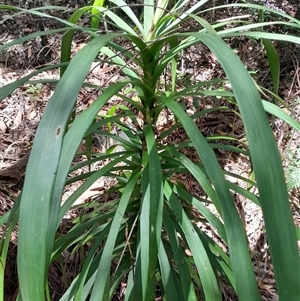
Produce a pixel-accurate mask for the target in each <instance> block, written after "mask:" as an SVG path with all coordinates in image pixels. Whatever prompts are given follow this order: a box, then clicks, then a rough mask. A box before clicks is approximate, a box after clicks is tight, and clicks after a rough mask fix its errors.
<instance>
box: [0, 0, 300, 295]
mask: <svg viewBox="0 0 300 301" xmlns="http://www.w3.org/2000/svg"><path fill="white" fill-rule="evenodd" d="M188 2H189V1H186V0H181V1H176V2H175V3H174V5H173V6H171V7H170V3H169V1H167V0H159V1H157V4H156V6H155V5H154V4H155V3H156V1H153V0H147V1H146V0H145V1H144V3H143V4H144V7H143V14H142V16H143V18H140V16H138V17H137V16H136V15H135V14H134V12H133V10H132V9H131V6H127V5H126V3H125V2H124V1H122V0H111V1H108V6H109V5H110V4H113V5H115V6H117V7H119V8H120V9H121V10H122V11H123V13H124V14H126V16H127V17H128V18H129V19H130V20H131V22H132V23H133V24H134V25H135V27H134V29H133V28H132V27H131V26H130V25H128V24H127V23H126V22H125V21H124V20H123V19H122V18H120V17H119V15H118V14H116V13H115V12H114V11H113V10H107V8H105V7H103V5H100V6H97V5H96V4H97V2H94V5H93V6H88V7H83V8H80V9H78V10H77V11H75V12H74V13H73V15H72V16H71V17H70V19H69V20H68V21H65V20H60V21H61V22H62V23H63V24H65V26H67V27H65V28H63V29H62V31H66V33H65V34H64V36H63V40H62V49H61V50H62V53H61V63H60V64H59V65H57V66H51V67H52V68H61V69H60V71H61V75H62V76H61V78H60V80H59V81H58V83H57V86H56V89H55V92H54V94H53V96H52V98H51V100H50V101H49V104H48V106H47V108H46V110H45V112H44V115H43V118H42V120H41V122H40V125H39V127H38V130H37V133H36V137H35V141H34V144H33V148H32V151H31V155H30V159H29V163H28V166H27V171H26V178H25V183H24V189H23V192H22V197H21V202H20V204H19V203H18V202H17V203H16V205H15V207H14V210H13V211H12V212H11V214H10V221H8V220H7V219H3V220H2V223H4V222H6V223H7V224H8V225H14V224H15V222H16V218H15V214H16V212H17V211H18V208H19V211H20V219H19V242H18V276H19V283H20V293H19V297H18V300H31V301H40V300H44V299H45V295H46V299H47V300H51V297H50V295H49V287H48V281H47V275H48V271H49V266H50V264H51V263H52V262H53V261H54V260H57V259H58V258H59V257H60V256H61V254H62V252H63V251H64V250H66V249H71V248H72V249H73V252H76V251H78V250H80V249H81V248H82V247H83V246H85V245H89V250H88V252H87V253H86V254H84V255H83V256H82V257H81V259H82V262H81V263H82V265H81V271H80V273H79V274H78V275H75V277H74V280H73V281H72V283H71V285H70V286H69V288H68V290H67V291H66V293H65V294H64V295H63V296H62V297H61V299H60V300H61V301H67V300H92V301H96V300H111V299H112V298H113V296H114V294H115V292H116V290H117V288H118V286H119V284H120V283H121V281H123V280H124V279H125V281H126V283H127V286H126V294H125V300H128V301H131V300H144V301H148V300H155V292H156V286H157V285H159V287H160V291H161V294H162V295H163V298H164V300H178V301H181V300H204V299H205V300H207V301H217V300H222V292H221V289H220V285H221V284H220V278H219V276H220V275H221V276H222V277H223V278H224V279H225V280H226V281H227V282H228V283H229V285H231V286H232V288H233V289H234V291H235V292H236V294H237V295H238V297H239V300H242V301H249V300H251V301H255V300H261V297H260V294H259V291H258V286H257V283H256V279H255V274H254V271H253V268H252V264H251V258H250V254H249V251H248V248H249V247H248V242H247V238H246V233H245V229H244V227H243V224H242V221H241V219H240V217H239V214H238V212H237V209H236V207H235V204H234V200H233V197H232V194H231V191H234V192H237V193H240V194H242V195H243V196H245V197H247V198H248V199H250V200H252V201H254V202H256V203H257V204H260V205H261V208H262V211H263V215H264V220H265V227H266V232H267V235H268V241H269V245H270V254H271V257H272V263H273V265H274V271H275V279H276V284H277V290H278V295H279V297H280V300H291V301H296V300H298V299H299V295H300V287H299V285H298V284H299V282H300V275H299V269H300V262H299V254H298V249H297V239H296V232H295V227H294V224H293V219H292V215H291V210H290V208H289V201H288V195H287V190H286V185H285V179H284V173H283V169H282V166H281V158H280V156H279V152H278V149H277V146H276V143H275V140H274V137H273V134H272V131H271V128H270V126H269V123H268V119H267V117H266V111H268V112H269V113H272V114H274V115H276V116H280V117H281V118H282V119H284V120H286V121H287V122H289V123H290V124H291V125H292V126H294V127H295V128H296V129H297V130H299V124H298V123H297V122H296V121H295V120H293V119H291V118H290V117H289V116H288V115H287V114H285V113H284V112H282V110H280V109H279V108H278V107H276V106H275V105H272V104H269V103H267V102H265V101H262V100H261V97H260V95H259V93H258V89H257V85H256V84H255V83H254V82H253V79H252V78H251V76H250V75H249V74H248V72H247V71H246V69H245V67H244V65H243V63H242V62H241V61H240V60H239V58H238V57H237V56H236V55H235V54H234V52H233V51H232V50H231V49H230V48H229V46H228V45H227V44H226V43H225V42H224V41H223V40H222V38H226V37H230V36H239V35H247V36H251V37H254V38H258V39H262V38H263V39H283V40H286V41H292V42H296V43H299V38H296V37H294V36H288V35H286V36H284V37H283V36H282V35H278V34H271V33H267V32H263V31H258V30H257V29H258V28H261V27H262V26H267V25H268V24H263V23H259V24H246V25H245V24H243V22H242V21H241V22H240V23H238V22H236V24H235V25H236V26H235V27H232V28H230V29H226V26H225V25H226V23H224V22H221V23H216V24H212V25H211V24H209V23H208V22H207V21H205V20H204V19H202V18H200V17H199V16H197V15H193V13H195V12H198V11H199V9H200V7H201V6H202V5H203V4H205V3H206V2H208V1H204V0H202V1H198V2H196V4H195V5H193V6H192V7H190V8H186V5H187V4H188ZM102 4H103V3H102ZM234 5H235V6H236V4H234ZM241 6H242V5H241ZM227 7H232V6H230V5H228V6H227ZM252 7H253V8H254V9H255V8H258V9H261V7H259V6H255V5H252ZM0 8H2V9H17V8H13V7H9V6H0ZM167 8H168V9H167ZM214 9H217V8H214ZM17 10H20V11H21V12H30V13H33V14H37V15H43V16H47V14H46V13H43V12H41V11H42V9H36V10H29V11H27V10H22V9H17ZM266 10H270V9H266ZM90 11H92V13H93V18H92V22H91V28H82V27H80V26H77V25H74V24H76V23H77V22H78V20H79V18H80V17H81V15H82V14H83V13H85V12H90ZM97 12H99V19H97V22H95V20H96V19H95V18H96V16H97ZM278 14H281V13H278ZM104 19H105V20H104ZM189 19H192V20H193V22H197V23H198V24H199V31H197V32H188V33H187V32H183V30H182V28H184V22H185V21H186V20H189ZM289 20H290V21H291V22H288V21H287V22H280V24H282V25H283V23H284V25H285V26H291V27H293V26H299V22H297V21H296V20H294V19H293V18H290V17H289ZM98 21H99V22H100V23H101V21H105V22H108V23H109V24H110V25H113V26H114V28H117V29H118V31H117V32H115V33H107V34H104V35H103V34H102V35H98V33H97V30H98ZM273 23H274V22H273ZM275 23H276V22H275ZM240 24H242V25H240ZM253 29H254V31H252V30H253ZM75 30H82V31H84V32H86V33H88V34H90V36H91V37H93V39H91V40H90V42H89V43H88V44H87V45H86V46H85V47H84V48H83V49H81V50H79V51H78V52H77V53H76V54H75V56H74V57H72V56H71V43H72V38H73V34H74V31H75ZM38 34H40V33H36V34H32V35H30V36H29V37H27V38H26V37H25V38H21V39H18V40H16V41H14V42H13V43H10V44H9V45H2V46H0V50H1V49H2V50H3V49H5V48H6V47H9V46H10V45H13V44H17V43H20V42H22V41H24V40H26V39H30V38H33V37H35V36H37V35H38ZM197 43H202V44H204V45H205V46H207V47H208V48H209V49H210V51H211V52H212V53H213V54H214V55H215V56H216V58H217V60H218V61H219V63H220V64H221V66H222V68H223V69H224V71H225V73H226V75H227V80H226V82H227V83H230V86H231V87H232V91H227V89H226V90H225V89H224V86H222V85H221V87H220V88H216V85H214V84H215V83H217V84H222V83H224V81H222V80H220V79H217V80H216V81H215V82H214V83H212V82H199V83H195V84H193V85H191V86H186V87H183V88H182V89H178V87H177V86H178V85H177V81H178V78H177V57H178V54H179V53H181V52H182V51H183V52H184V50H185V49H187V48H188V47H190V46H192V45H195V44H197ZM124 45H126V46H124ZM269 46H270V45H269ZM270 51H271V50H270ZM99 54H100V55H99ZM103 57H105V62H106V63H109V64H111V65H114V66H116V67H117V68H119V69H120V70H122V72H123V73H124V74H125V75H126V80H123V81H120V82H118V83H115V84H111V85H110V86H108V87H95V88H97V89H101V93H100V95H99V96H98V97H97V98H96V99H95V101H94V102H93V104H92V105H91V106H90V107H89V108H87V109H86V110H85V111H83V112H82V113H80V114H78V115H77V116H75V113H74V106H75V104H76V98H77V95H78V93H79V91H80V89H81V88H82V86H83V85H84V83H85V78H86V76H87V74H88V72H89V70H90V68H91V65H92V63H93V62H94V61H95V60H96V59H98V60H101V58H103ZM269 57H270V59H271V56H269ZM233 66H234V67H233ZM51 67H49V68H51ZM167 70H169V72H170V73H171V76H170V78H171V84H170V85H167V86H166V87H162V85H161V78H162V76H163V74H164V72H166V71H167ZM31 76H32V75H31ZM29 79H30V76H28V77H26V78H24V79H20V80H18V81H17V82H15V83H13V84H11V85H8V86H6V87H4V88H3V91H2V92H3V93H2V95H1V97H2V98H4V97H6V96H7V95H8V94H9V93H11V92H12V91H14V89H16V88H17V87H19V86H20V85H22V84H24V83H26V82H28V80H29ZM207 87H209V89H208V88H207ZM126 89H131V90H132V91H133V92H134V94H135V95H134V96H132V97H129V96H128V95H126V94H125V93H124V91H125V90H126ZM115 96H118V97H119V98H120V99H121V100H122V102H123V103H124V104H123V105H120V107H119V108H118V110H119V111H118V114H114V112H115V109H111V111H110V113H109V114H108V115H107V116H103V118H101V119H100V120H98V119H96V116H97V113H98V112H99V110H100V109H101V108H103V106H105V105H107V104H108V102H109V101H110V100H111V98H112V97H115ZM200 96H201V97H206V96H210V97H215V99H216V100H218V99H220V97H224V96H225V97H230V98H231V100H232V99H234V100H235V103H236V104H237V107H238V109H239V112H240V114H241V118H242V121H243V123H244V127H245V130H246V138H247V141H248V144H249V149H250V152H249V150H248V149H238V148H236V147H230V146H228V145H225V144H222V143H221V142H220V141H222V139H223V140H225V139H226V140H230V139H235V138H233V137H221V139H220V137H219V138H218V139H217V140H216V141H214V140H211V139H208V138H206V137H204V136H203V134H202V133H201V131H200V130H199V129H198V127H197V125H196V123H195V119H196V118H197V117H199V116H202V115H204V114H210V113H212V112H213V111H216V110H220V111H228V110H231V109H230V108H228V107H218V108H213V109H204V110H202V111H199V112H197V113H196V114H195V115H193V116H189V115H188V114H187V113H186V112H185V111H184V110H183V109H182V107H181V105H180V104H179V101H180V100H183V99H184V98H185V97H195V98H197V97H200ZM129 107H132V108H133V109H132V110H130V109H129ZM167 110H168V112H169V113H170V114H173V115H174V116H175V117H176V119H175V120H176V123H174V124H173V125H172V127H170V128H169V129H165V130H162V131H159V129H158V120H159V116H160V115H161V113H162V112H166V111H167ZM137 112H138V113H139V114H137ZM71 116H72V118H71ZM124 120H129V121H130V122H129V123H125V122H124ZM258 125H259V126H258ZM103 126H107V127H108V128H109V129H110V128H111V127H112V126H114V127H116V128H117V129H119V130H122V131H123V132H124V134H125V135H126V137H127V138H126V139H124V138H122V137H120V136H117V135H116V136H113V134H112V133H111V131H109V132H107V134H106V135H107V136H108V137H113V138H114V139H115V140H117V141H118V142H119V143H121V144H122V146H123V147H122V148H119V149H118V150H117V149H115V151H108V152H107V153H103V154H97V153H96V154H94V153H90V152H89V151H88V153H87V160H85V161H83V162H81V163H78V164H75V165H72V161H73V158H74V156H75V155H76V152H77V149H78V147H79V145H80V143H81V141H82V140H83V139H85V140H86V143H87V144H89V143H90V142H91V139H90V138H91V137H92V136H93V135H94V134H95V133H101V134H102V135H103V133H104V132H103V131H101V129H102V127H103ZM179 127H182V128H183V129H184V131H185V133H186V135H187V137H188V139H189V140H188V142H186V143H181V144H179V145H175V144H167V145H165V144H164V143H162V140H163V138H165V137H167V136H168V135H170V134H172V133H173V132H174V131H176V130H177V129H178V128H179ZM45 137H47V140H46V141H45ZM87 147H89V146H87ZM186 147H192V148H193V149H194V150H195V152H196V153H197V156H198V157H199V162H193V161H191V160H190V159H189V158H187V157H186V156H185V155H184V154H183V152H182V150H183V149H184V148H186ZM224 148H230V149H231V150H232V151H235V152H237V153H240V152H242V153H244V154H245V155H247V156H248V157H249V159H250V160H251V162H252V165H253V171H254V174H255V179H256V182H254V181H249V180H248V179H244V180H245V181H246V182H248V183H249V182H251V185H252V186H255V187H257V189H258V191H259V196H256V195H254V194H253V193H251V192H250V191H247V190H243V189H241V188H240V187H239V186H238V185H237V184H233V183H230V182H229V181H228V180H227V179H226V177H225V176H224V174H225V173H224V170H222V168H221V166H220V165H219V163H218V160H217V157H216V154H215V152H214V151H213V149H224ZM89 149H90V148H89ZM107 159H109V163H107V164H106V165H103V167H102V168H101V169H99V170H91V169H90V167H91V166H92V164H93V163H95V162H104V161H105V160H106V161H107ZM82 168H86V173H84V174H81V173H80V175H79V176H75V175H74V174H75V173H74V172H75V171H77V170H79V169H81V170H82ZM274 171H275V172H274ZM182 172H186V173H189V174H191V175H192V176H193V177H194V178H195V179H196V181H197V182H198V184H199V185H200V186H201V187H202V189H203V191H204V192H205V194H206V196H207V199H202V198H200V197H196V196H194V195H192V194H191V193H189V192H188V191H187V190H186V189H185V187H184V185H182V183H180V181H174V179H173V177H172V176H173V175H175V174H178V173H182ZM234 176H235V177H237V178H241V177H240V176H239V175H234ZM100 177H110V178H113V179H115V183H116V184H115V185H113V186H112V187H111V188H110V189H109V191H108V192H107V194H110V193H113V194H114V195H115V196H116V197H115V198H114V199H113V200H110V199H109V198H107V201H106V202H102V201H101V199H100V200H98V201H92V202H91V203H89V204H88V205H87V204H82V205H79V206H78V205H77V208H81V209H82V210H83V209H84V207H85V206H88V207H89V210H88V211H87V212H85V213H83V214H82V215H81V216H79V217H78V218H77V219H76V220H75V221H74V223H73V226H72V227H71V228H70V229H69V230H68V232H67V233H65V234H63V235H61V236H59V237H57V236H56V233H57V229H58V227H59V225H60V223H61V221H62V220H63V218H64V216H65V214H66V213H67V212H68V211H69V210H70V209H71V208H72V206H73V204H74V202H75V201H76V200H77V199H78V198H79V197H80V196H81V195H82V194H83V193H84V192H85V191H86V190H87V189H88V188H89V187H90V186H91V185H93V184H94V183H95V182H96V181H97V180H98V179H99V178H100ZM77 181H81V183H82V184H81V185H80V186H79V187H78V189H77V190H76V191H75V192H74V193H73V194H71V195H70V196H69V197H68V199H67V200H66V201H65V202H64V203H63V204H62V195H63V190H64V187H65V185H66V184H72V183H75V182H77ZM103 198H104V196H103ZM207 202H210V203H211V204H213V205H214V207H215V208H216V210H217V214H216V213H212V212H211V211H210V210H208V208H207V207H206V204H207ZM18 206H20V207H18ZM199 216H201V220H202V222H203V223H208V224H210V226H211V227H212V228H213V229H214V231H215V232H216V233H217V235H218V236H219V238H220V240H222V242H223V243H224V244H226V245H227V246H228V250H229V252H228V253H225V252H224V251H223V250H222V249H221V248H220V246H218V245H217V244H216V243H215V242H214V241H213V240H212V239H211V238H210V237H209V236H208V235H207V234H206V233H205V232H204V231H202V230H200V229H199V228H198V227H197V221H199ZM29 217H30V218H29ZM283 221H284V222H283ZM10 222H11V224H10ZM9 229H11V228H9ZM8 233H9V232H8ZM187 250H188V251H189V252H190V253H191V256H188V255H187ZM5 252H6V248H5V247H4V248H3V249H2V254H3V255H2V260H4V261H5V254H6V253H5ZM112 263H116V264H115V265H114V268H113V269H112ZM45 287H46V289H45Z"/></svg>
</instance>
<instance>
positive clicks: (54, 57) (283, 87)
mask: <svg viewBox="0 0 300 301" xmlns="http://www.w3.org/2000/svg"><path fill="white" fill-rule="evenodd" d="M50 2H51V1H50ZM81 2H82V1H81ZM218 2H220V3H222V1H216V4H218ZM269 2H272V1H269ZM273 2H274V4H276V1H273ZM51 4H53V5H54V4H55V5H58V4H60V5H64V4H65V3H64V0H53V3H51ZM77 5H80V3H79V1H77ZM65 7H66V9H65V10H64V11H61V12H60V17H62V18H67V17H68V16H69V15H70V14H71V8H72V7H74V6H72V5H67V4H66V5H65ZM280 8H281V9H282V10H283V11H285V12H287V13H289V14H290V15H292V16H297V14H299V7H298V1H296V0H295V1H281V6H280ZM237 14H245V11H241V12H237V11H234V10H223V11H216V12H214V13H207V15H206V16H205V18H206V19H207V20H208V21H210V22H213V21H214V20H217V19H227V18H230V17H234V16H236V15H237ZM8 17H9V14H8V13H7V12H5V11H0V21H1V19H7V20H6V21H5V22H4V23H3V24H1V23H0V45H1V44H5V43H8V42H9V41H12V40H13V39H16V38H19V37H21V36H24V35H27V34H30V33H33V32H35V31H37V30H42V31H43V30H49V29H55V28H58V27H59V26H60V25H59V23H58V22H57V21H55V20H54V19H52V20H49V19H48V20H46V19H42V18H40V17H39V18H37V17H33V16H30V15H28V14H26V15H19V16H18V17H16V18H14V19H9V18H8ZM249 18H250V19H251V18H252V20H256V18H257V16H255V15H251V14H249ZM80 22H81V24H80V25H85V24H86V25H88V22H89V20H88V19H83V20H81V21H80ZM274 30H276V28H274ZM295 34H298V36H300V32H298V33H295ZM60 41H61V35H59V34H53V35H51V36H49V37H47V38H40V37H39V38H36V39H34V40H31V41H28V42H25V43H23V44H20V45H18V46H13V47H12V48H10V49H8V50H7V51H6V52H5V53H2V54H0V89H1V87H3V86H5V85H7V84H9V83H12V82H14V81H16V80H17V79H19V78H21V77H23V76H25V75H27V74H30V73H31V72H33V71H35V70H38V69H40V68H42V67H44V66H46V65H47V64H49V63H50V64H55V63H58V62H59V47H60ZM87 42H88V39H87V37H86V36H85V35H84V34H77V35H75V38H74V42H73V45H72V52H73V53H76V51H77V50H78V49H81V48H82V47H83V46H84V45H85V44H86V43H87ZM226 42H227V43H228V44H229V45H230V46H231V47H232V49H234V50H235V52H236V54H237V55H238V56H239V57H240V58H241V59H242V61H243V62H244V64H245V66H247V69H248V70H249V72H251V73H252V74H253V77H254V78H255V80H256V81H257V82H258V83H259V85H261V86H262V87H264V88H266V89H270V90H272V80H271V76H270V70H269V66H268V61H267V59H266V56H265V53H264V50H263V48H262V45H261V43H260V42H259V41H255V40H253V39H249V38H232V39H229V40H227V41H226ZM274 45H275V46H276V49H277V51H278V54H279V56H280V68H281V73H280V87H279V96H280V97H281V98H282V99H283V100H284V101H285V102H286V103H287V104H288V106H289V110H286V109H285V111H286V112H287V113H288V114H290V115H291V116H292V117H293V118H295V119H296V120H298V121H300V66H299V61H300V51H299V45H298V46H295V45H292V44H289V43H282V42H275V43H274ZM180 59H181V64H182V65H184V68H183V69H182V71H183V74H182V83H181V84H182V86H184V85H187V84H188V83H191V82H193V81H195V80H202V81H204V80H211V79H213V78H216V77H218V78H222V77H224V72H223V70H222V68H221V66H220V65H219V64H218V62H217V61H216V58H215V57H214V56H213V55H212V54H211V53H210V52H209V51H208V50H207V49H206V48H205V47H203V46H202V45H196V46H194V47H191V48H190V49H189V50H187V52H186V53H185V55H184V57H182V58H180ZM94 67H95V68H93V69H92V70H91V72H90V74H89V77H88V80H89V81H90V82H91V83H94V84H98V85H102V84H103V83H105V84H106V85H107V84H109V83H112V82H116V81H118V80H120V78H121V75H119V74H115V69H114V68H112V67H109V66H107V65H95V66H94ZM34 79H36V80H41V79H46V80H49V79H51V80H58V79H59V72H58V70H57V69H54V70H51V71H45V72H42V73H40V74H38V75H37V76H36V77H35V78H34ZM179 88H180V87H179ZM54 89H55V84H49V83H47V84H36V85H24V86H23V87H21V88H18V89H17V90H15V91H14V93H12V94H11V95H10V96H8V97H6V98H5V99H4V100H3V101H2V102H0V215H3V214H4V213H5V212H7V211H8V210H10V209H11V208H12V206H13V204H14V201H15V199H16V197H17V196H18V195H19V193H20V192H21V189H22V185H23V178H24V173H25V169H26V162H27V157H28V154H29V149H30V147H31V145H32V142H33V139H34V135H35V131H36V129H37V127H38V124H39V121H40V119H41V117H42V114H43V111H44V109H45V107H46V105H47V103H48V101H49V99H50V98H51V96H52V94H53V91H54ZM0 93H1V90H0ZM94 98H95V97H94ZM94 98H93V97H92V96H91V94H90V92H89V91H88V90H86V89H82V91H81V92H80V95H79V97H78V101H77V106H78V109H79V110H80V111H82V110H84V109H85V108H87V107H88V106H89V105H90V103H91V102H92V101H93V99H94ZM184 105H185V107H186V110H190V111H193V110H199V109H202V108H204V107H206V108H207V107H208V106H211V107H214V106H220V105H228V101H227V100H225V99H224V100H222V99H218V100H216V99H206V100H205V101H204V102H202V103H201V104H199V106H198V107H195V104H194V103H193V102H191V101H189V100H186V102H185V104H184ZM166 122H169V121H168V120H166ZM270 124H271V126H272V129H273V131H274V136H275V138H276V141H277V144H278V147H279V149H280V152H281V155H282V159H283V166H284V169H285V172H286V178H287V182H290V183H291V186H293V187H291V189H290V191H289V195H290V200H291V207H292V210H293V214H294V220H295V224H297V225H298V226H300V213H299V208H300V191H299V187H298V186H300V179H299V177H300V172H298V173H297V170H300V148H299V141H300V140H299V139H300V135H299V133H297V132H296V131H294V130H293V129H292V128H291V127H289V126H288V125H287V124H285V123H283V122H282V121H280V120H277V119H274V118H271V117H270ZM198 126H199V128H200V129H201V131H202V133H203V134H204V135H212V134H216V133H219V134H220V133H223V134H224V133H225V134H226V133H227V134H228V135H231V136H232V135H235V136H240V135H243V134H244V130H243V127H242V125H241V123H240V122H239V120H235V119H234V118H233V116H232V115H226V114H224V113H219V114H216V115H211V116H209V117H204V118H202V119H201V120H199V124H198ZM172 139H173V141H178V142H180V141H181V140H182V139H185V137H184V135H183V134H182V133H178V132H177V136H174V137H173V138H172ZM194 155H195V154H194V153H193V152H191V153H190V154H189V156H190V157H191V159H193V156H194ZM218 156H219V161H220V163H221V164H222V166H223V168H224V169H225V170H227V171H230V172H234V173H236V174H239V175H242V176H249V173H250V169H251V168H250V162H249V161H248V160H247V158H245V157H243V156H242V155H241V156H238V157H237V156H236V155H233V154H232V153H229V152H224V153H221V152H219V153H218ZM181 180H182V181H184V182H185V185H186V187H187V188H188V189H189V190H190V191H191V192H192V193H193V194H194V195H196V196H199V195H201V193H202V190H201V188H200V187H198V185H197V183H196V182H195V181H194V180H193V179H192V178H189V177H186V176H185V175H183V176H182V178H181ZM293 183H295V184H294V185H292V184H293ZM297 183H298V184H297ZM98 185H103V186H107V185H108V183H102V184H99V183H98ZM106 188H107V187H106ZM74 189H75V188H74ZM91 193H92V191H91V190H90V191H89V192H87V194H86V195H84V196H82V197H81V200H80V202H86V201H88V199H89V198H90V197H91ZM236 202H237V207H238V208H239V211H240V214H241V217H242V219H243V222H244V223H245V225H246V228H247V229H246V230H247V235H248V239H249V245H250V247H251V251H252V253H253V258H254V259H253V264H254V267H255V269H256V271H257V279H258V283H259V287H260V291H261V294H262V298H263V300H268V301H271V300H277V294H276V288H275V285H274V275H273V272H272V265H271V263H270V258H269V255H268V246H267V241H266V237H265V234H264V233H263V231H262V228H263V219H262V214H261V210H260V209H259V208H258V207H257V206H255V205H253V203H251V202H249V201H247V200H245V199H241V198H239V197H238V196H236ZM11 242H12V244H11V246H10V250H9V254H8V255H9V256H8V260H7V266H6V273H5V274H6V275H5V286H6V287H5V290H6V297H5V300H7V301H13V300H15V297H16V294H17V287H18V285H17V276H16V266H15V262H16V248H17V231H16V232H14V235H13V237H12V239H11ZM299 250H300V245H299ZM59 273H60V272H59V268H58V267H56V266H55V265H54V266H53V267H51V271H50V282H51V284H52V288H53V300H56V299H57V298H58V297H59V293H60V291H62V288H60V287H59V281H58V279H59V277H60V276H59V275H60V274H59ZM224 290H225V291H226V285H224ZM55 291H56V294H55ZM226 292H227V296H226V299H224V300H236V299H235V296H234V294H233V293H232V292H231V291H230V290H229V289H228V291H226ZM115 300H122V297H121V296H116V297H115Z"/></svg>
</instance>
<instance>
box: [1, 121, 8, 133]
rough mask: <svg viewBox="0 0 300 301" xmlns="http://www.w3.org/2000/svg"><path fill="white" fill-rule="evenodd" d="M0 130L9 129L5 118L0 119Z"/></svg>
mask: <svg viewBox="0 0 300 301" xmlns="http://www.w3.org/2000/svg"><path fill="white" fill-rule="evenodd" d="M0 130H1V131H2V132H3V133H5V132H6V130H7V126H6V124H5V122H4V121H3V120H0Z"/></svg>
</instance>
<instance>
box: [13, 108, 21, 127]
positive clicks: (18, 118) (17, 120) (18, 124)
mask: <svg viewBox="0 0 300 301" xmlns="http://www.w3.org/2000/svg"><path fill="white" fill-rule="evenodd" d="M21 122H22V111H21V110H19V111H18V113H17V116H16V118H15V120H14V125H15V126H16V128H18V127H19V126H20V124H21Z"/></svg>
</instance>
